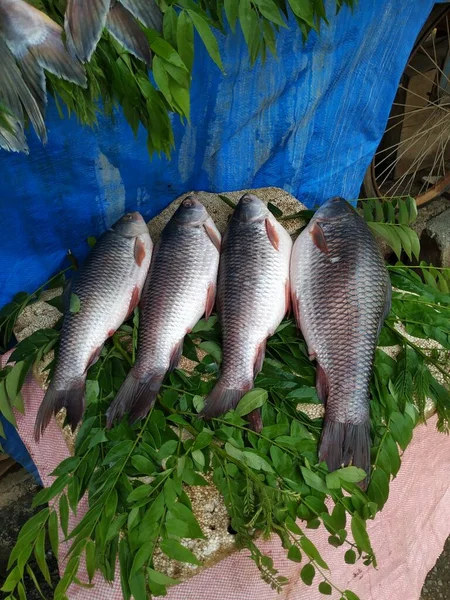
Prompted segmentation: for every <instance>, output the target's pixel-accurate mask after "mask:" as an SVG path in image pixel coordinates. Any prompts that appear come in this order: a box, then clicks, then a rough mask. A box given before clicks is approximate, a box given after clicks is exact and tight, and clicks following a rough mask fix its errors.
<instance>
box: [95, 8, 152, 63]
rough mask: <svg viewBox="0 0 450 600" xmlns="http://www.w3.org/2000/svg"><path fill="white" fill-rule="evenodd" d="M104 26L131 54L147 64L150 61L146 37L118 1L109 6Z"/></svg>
mask: <svg viewBox="0 0 450 600" xmlns="http://www.w3.org/2000/svg"><path fill="white" fill-rule="evenodd" d="M106 27H107V29H108V31H109V32H110V33H111V35H112V36H113V37H114V38H115V39H116V40H117V41H118V42H119V43H120V44H122V46H124V47H125V48H126V49H127V50H128V52H131V54H133V56H136V58H139V59H140V60H142V61H143V62H145V63H146V64H147V65H149V64H150V62H151V58H152V55H151V52H150V47H149V45H148V40H147V37H146V36H145V33H144V32H143V31H142V29H141V28H140V27H139V25H138V24H137V22H136V21H135V19H134V17H133V15H132V14H131V13H130V11H128V10H127V9H126V8H125V7H124V6H122V4H120V2H117V3H116V4H114V6H112V7H111V9H110V11H109V13H108V17H107V19H106Z"/></svg>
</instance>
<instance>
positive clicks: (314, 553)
mask: <svg viewBox="0 0 450 600" xmlns="http://www.w3.org/2000/svg"><path fill="white" fill-rule="evenodd" d="M300 546H301V548H302V550H303V551H304V552H305V553H306V554H307V555H308V556H309V558H310V559H311V560H314V561H315V562H316V563H317V564H318V565H319V566H320V567H322V568H323V569H327V570H328V565H327V563H326V562H325V561H324V560H323V558H322V557H321V556H320V553H319V551H318V550H317V548H316V547H315V545H314V544H313V543H312V541H311V540H310V539H308V538H307V537H305V536H303V537H301V538H300Z"/></svg>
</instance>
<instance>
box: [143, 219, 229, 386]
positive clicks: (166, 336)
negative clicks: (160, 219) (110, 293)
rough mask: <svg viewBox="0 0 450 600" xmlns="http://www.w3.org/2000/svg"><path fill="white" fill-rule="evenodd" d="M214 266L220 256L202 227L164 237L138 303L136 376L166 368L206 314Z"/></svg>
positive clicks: (216, 265) (178, 231) (179, 229)
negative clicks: (140, 301)
mask: <svg viewBox="0 0 450 600" xmlns="http://www.w3.org/2000/svg"><path fill="white" fill-rule="evenodd" d="M187 256H189V259H188V260H186V258H187ZM218 264H219V254H218V252H217V251H216V249H215V248H214V246H213V244H212V242H211V240H210V239H209V237H208V235H207V233H206V232H205V230H204V229H203V227H180V228H178V230H177V231H176V232H175V231H174V232H172V234H171V237H169V236H165V237H164V240H163V241H162V243H161V245H159V246H158V248H157V249H156V251H155V260H154V262H153V264H152V266H151V268H150V274H149V277H148V279H147V284H146V287H145V289H144V293H143V298H142V330H141V333H140V340H139V357H138V360H137V362H136V366H135V370H136V373H137V374H139V375H144V374H145V373H147V372H151V373H165V372H166V371H167V370H168V369H169V365H170V361H171V357H172V354H173V352H174V348H176V347H177V346H178V345H179V343H180V340H181V339H183V338H184V336H185V335H186V333H187V331H188V330H189V329H192V327H194V325H195V324H196V323H197V321H198V320H199V319H200V317H201V316H202V314H203V313H204V310H205V306H206V298H207V294H208V287H209V286H210V284H211V283H212V282H213V281H215V278H216V274H217V267H218Z"/></svg>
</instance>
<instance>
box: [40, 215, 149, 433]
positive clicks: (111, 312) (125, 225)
mask: <svg viewBox="0 0 450 600" xmlns="http://www.w3.org/2000/svg"><path fill="white" fill-rule="evenodd" d="M152 246H153V245H152V241H151V239H150V235H149V233H148V229H147V226H146V224H145V221H144V219H143V218H142V216H141V215H140V214H139V213H129V214H127V215H125V216H124V217H122V219H120V220H119V221H118V222H117V223H115V224H114V225H113V226H112V227H111V228H110V229H108V230H107V231H106V232H105V233H104V234H103V235H102V236H101V237H100V238H99V239H98V241H97V243H96V244H95V246H94V247H93V249H92V250H91V253H90V255H89V257H88V258H87V260H86V263H85V265H84V266H83V267H82V268H81V269H80V271H79V272H78V273H77V275H75V277H74V279H73V281H72V284H71V287H70V290H69V292H70V294H72V293H73V294H75V295H76V296H78V298H79V300H80V310H79V312H77V313H71V312H70V310H68V309H67V310H66V311H65V314H64V321H63V326H62V330H61V340H60V349H59V355H58V361H57V365H56V368H55V373H54V376H53V379H52V381H51V383H50V386H49V388H48V390H47V393H46V395H45V397H44V400H43V401H42V404H41V406H40V408H39V412H38V415H37V419H36V425H35V438H36V440H39V438H40V436H41V435H42V434H43V432H44V430H45V428H46V427H47V425H48V423H49V421H50V418H51V416H52V414H56V413H57V412H58V411H59V410H60V409H61V408H63V407H65V408H66V409H67V420H68V422H69V423H70V425H71V426H72V430H74V429H75V427H76V426H77V424H78V423H79V421H80V420H81V417H82V415H83V412H84V405H85V379H86V372H87V370H88V368H89V367H90V366H91V365H92V364H94V362H95V361H96V360H97V359H98V356H99V354H100V351H101V349H102V346H103V344H104V342H105V340H106V339H107V338H108V337H109V336H111V335H113V333H114V332H115V331H116V329H118V328H119V327H120V325H121V324H122V323H123V321H125V319H126V318H127V316H128V315H129V314H131V313H132V311H133V310H134V308H135V307H136V306H137V304H138V302H139V298H140V294H141V291H142V288H143V286H144V282H145V277H146V275H147V271H148V268H149V265H150V259H151V254H152ZM70 294H69V295H70Z"/></svg>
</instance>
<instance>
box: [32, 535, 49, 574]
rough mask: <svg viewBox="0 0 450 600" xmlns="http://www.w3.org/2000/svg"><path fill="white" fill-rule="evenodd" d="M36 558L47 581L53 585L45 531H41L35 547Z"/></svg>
mask: <svg viewBox="0 0 450 600" xmlns="http://www.w3.org/2000/svg"><path fill="white" fill-rule="evenodd" d="M34 556H35V557H36V562H37V564H38V566H39V569H40V570H41V573H42V575H43V576H44V578H45V581H46V582H47V583H48V584H49V585H51V579H50V572H49V570H48V566H47V561H46V558H45V529H41V530H40V532H39V534H38V536H37V538H36V543H35V545H34Z"/></svg>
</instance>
